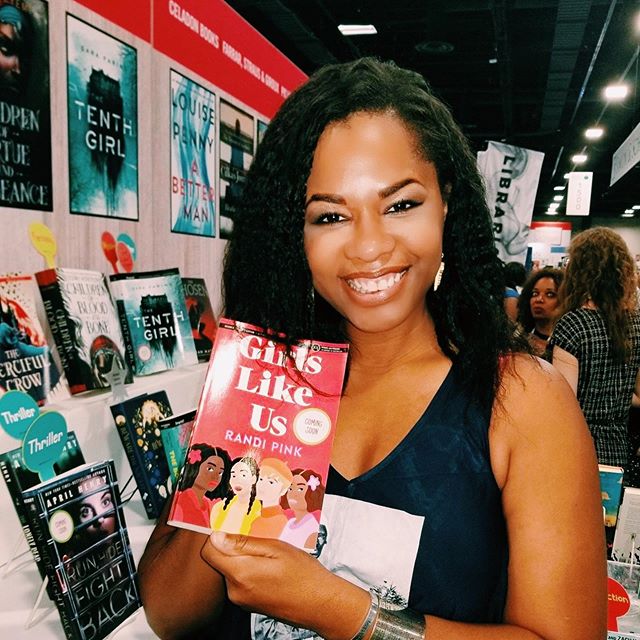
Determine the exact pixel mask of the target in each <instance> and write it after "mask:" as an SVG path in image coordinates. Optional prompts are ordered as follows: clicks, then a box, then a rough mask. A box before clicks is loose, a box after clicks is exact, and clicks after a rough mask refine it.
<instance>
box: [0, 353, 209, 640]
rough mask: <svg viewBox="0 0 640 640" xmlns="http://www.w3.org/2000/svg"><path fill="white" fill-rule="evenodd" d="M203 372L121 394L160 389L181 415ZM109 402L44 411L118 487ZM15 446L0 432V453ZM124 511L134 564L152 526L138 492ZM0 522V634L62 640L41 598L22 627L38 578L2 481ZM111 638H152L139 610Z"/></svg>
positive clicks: (152, 380)
mask: <svg viewBox="0 0 640 640" xmlns="http://www.w3.org/2000/svg"><path fill="white" fill-rule="evenodd" d="M205 373H206V364H199V365H195V366H193V367H188V368H182V369H175V370H173V371H168V372H164V373H160V374H156V375H153V376H147V377H145V378H136V380H135V382H134V384H131V385H127V386H126V392H127V395H128V396H129V397H134V396H137V395H140V394H143V393H153V392H155V391H160V390H164V391H166V393H167V396H168V398H169V402H170V404H171V408H172V409H173V413H174V414H178V413H183V412H185V411H188V410H190V409H193V408H194V407H196V406H197V403H198V400H199V398H200V392H201V391H202V386H203V383H204V376H205ZM111 404H114V399H113V395H112V394H111V392H101V393H98V392H92V393H89V394H85V395H81V396H76V397H72V398H69V399H67V400H63V401H61V402H60V403H58V404H55V405H49V406H47V407H46V409H51V410H56V411H59V412H60V413H62V414H63V415H64V417H65V419H66V421H67V425H68V428H69V430H73V431H75V432H76V435H77V438H78V442H79V443H80V448H81V449H82V452H83V454H84V457H85V460H86V461H87V462H93V461H97V460H103V459H106V458H112V459H113V461H114V463H115V466H116V471H117V474H118V481H119V484H120V488H121V489H122V487H124V485H125V483H126V482H127V480H128V479H129V477H130V476H131V467H130V466H129V462H128V460H127V457H126V455H125V452H124V449H123V447H122V444H121V442H120V437H119V436H118V432H117V430H116V427H115V424H114V422H113V418H112V416H111V411H110V410H109V407H110V406H111ZM46 409H45V410H46ZM19 444H20V443H19V442H18V441H17V440H14V439H13V438H11V437H10V436H9V435H8V434H6V433H4V431H1V432H0V451H7V450H9V449H15V448H16V447H18V446H19ZM134 488H135V483H134V481H133V480H131V482H130V483H129V485H128V487H127V489H126V490H125V491H124V494H125V496H126V495H128V494H129V493H130V492H131V491H132V490H133V489H134ZM124 512H125V519H126V522H127V528H128V531H129V538H130V541H131V547H132V550H133V556H134V559H135V561H136V564H137V563H138V561H139V560H140V556H141V555H142V552H143V551H144V547H145V545H146V543H147V540H148V539H149V536H150V535H151V531H152V530H153V526H154V523H153V522H152V521H150V520H148V519H147V517H146V514H145V511H144V507H143V505H142V501H141V500H140V496H139V493H138V492H136V493H135V495H134V496H133V498H131V500H130V501H129V502H128V503H127V504H126V505H125V507H124ZM0 522H1V523H2V535H1V536H0V635H1V636H2V638H11V640H36V639H38V640H50V639H51V640H53V639H55V640H61V639H64V638H65V634H64V632H63V630H62V625H61V623H60V619H59V617H58V613H57V610H56V609H55V606H54V605H53V604H52V603H51V602H50V601H49V600H48V598H47V597H46V595H45V596H44V597H43V599H42V600H41V602H40V607H41V608H40V609H39V610H38V611H37V612H36V619H37V620H38V619H39V621H38V622H37V623H36V624H35V625H34V626H32V627H30V628H25V625H26V623H27V621H28V620H29V616H30V613H31V610H32V607H33V605H34V603H35V601H36V598H37V596H38V591H39V589H40V585H41V580H40V574H39V573H38V570H37V567H36V564H35V561H34V560H33V558H32V556H31V553H30V552H29V550H28V545H27V542H26V539H25V537H24V535H23V533H22V529H21V527H20V521H19V520H18V516H17V515H16V512H15V510H14V507H13V503H12V501H11V497H10V495H9V492H8V490H7V487H6V485H5V483H4V482H0ZM16 556H17V557H16ZM12 558H13V560H12ZM45 607H46V608H45ZM47 611H48V612H49V613H48V614H47ZM113 636H115V637H117V638H118V639H122V640H125V639H130V640H143V639H145V640H151V639H153V638H156V635H155V634H154V633H153V632H152V631H151V629H150V628H149V626H148V625H147V623H146V620H145V617H144V612H143V611H142V610H139V611H138V613H137V614H136V615H135V616H134V617H133V618H131V619H130V621H127V623H126V624H124V625H122V626H121V627H120V628H119V629H118V630H117V631H116V632H114V633H113V634H112V637H113Z"/></svg>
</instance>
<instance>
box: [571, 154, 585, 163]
mask: <svg viewBox="0 0 640 640" xmlns="http://www.w3.org/2000/svg"><path fill="white" fill-rule="evenodd" d="M586 161H587V156H586V155H585V154H584V153H576V155H575V156H572V157H571V162H573V163H574V164H583V163H585V162H586Z"/></svg>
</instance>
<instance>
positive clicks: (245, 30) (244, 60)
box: [96, 0, 307, 118]
mask: <svg viewBox="0 0 640 640" xmlns="http://www.w3.org/2000/svg"><path fill="white" fill-rule="evenodd" d="M128 1H129V6H132V5H135V4H136V3H134V2H131V0H128ZM96 4H97V3H96ZM111 4H114V3H111ZM115 4H120V2H118V3H115ZM153 46H154V48H155V49H157V50H158V51H161V52H162V53H164V54H166V55H167V56H169V57H170V58H172V59H173V60H176V61H177V62H179V63H180V64H183V65H184V66H185V67H188V68H189V69H192V70H193V71H195V72H196V73H197V74H199V75H200V76H202V77H203V78H205V79H206V80H208V81H209V82H211V83H212V84H214V85H215V86H217V87H220V89H222V90H223V91H225V92H226V93H228V94H230V95H231V96H233V97H234V98H237V99H238V100H240V101H241V102H244V103H245V104H246V105H248V106H249V107H251V108H252V109H255V110H256V111H257V112H259V113H261V114H263V115H265V116H266V117H268V118H271V117H272V116H273V114H274V113H275V112H276V111H277V109H278V107H279V106H280V104H281V103H282V101H283V100H284V99H285V98H286V97H287V96H288V95H289V93H291V91H293V90H294V89H295V88H296V87H297V86H298V85H299V84H301V83H302V82H304V80H305V79H306V77H307V76H306V75H305V74H304V73H303V72H302V71H301V70H300V69H299V68H298V67H296V66H295V65H294V64H293V63H292V62H291V61H290V60H289V59H288V58H287V57H285V56H284V55H283V54H282V53H280V51H278V49H276V48H275V47H274V46H273V45H272V44H271V43H270V42H269V41H268V40H267V39H266V38H264V37H263V36H262V35H261V34H260V33H258V32H257V31H256V30H255V29H254V28H253V27H252V26H251V25H250V24H249V23H248V22H246V20H244V19H243V18H242V17H240V16H239V15H238V14H237V13H236V12H235V11H234V10H233V9H232V8H231V7H229V6H228V5H227V4H226V3H224V2H223V1H222V0H207V2H202V1H201V0H153Z"/></svg>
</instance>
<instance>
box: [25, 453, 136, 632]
mask: <svg viewBox="0 0 640 640" xmlns="http://www.w3.org/2000/svg"><path fill="white" fill-rule="evenodd" d="M23 498H24V504H25V509H26V513H27V518H28V519H29V523H30V526H31V529H32V531H33V535H34V539H35V543H36V545H37V546H38V549H39V551H40V554H41V556H42V560H43V564H44V567H45V572H46V575H47V577H48V578H49V584H50V589H51V592H50V593H52V595H53V599H54V602H55V604H56V606H57V608H58V613H59V614H60V620H61V622H62V626H63V629H64V632H65V635H66V637H67V638H69V639H70V640H100V638H104V637H106V636H107V635H108V634H109V633H111V632H112V631H113V630H114V629H115V628H116V627H118V626H119V625H120V624H121V623H122V622H123V621H124V620H126V619H127V618H128V617H129V616H130V615H131V614H132V613H133V612H134V611H136V610H137V609H138V608H139V607H140V596H139V592H138V586H137V576H136V569H135V565H134V561H133V555H132V553H131V548H130V544H129V537H128V534H127V529H126V523H125V519H124V511H123V508H122V504H121V502H120V494H119V491H118V482H117V479H116V475H115V468H114V465H113V461H111V460H106V461H103V462H98V463H93V464H87V465H83V466H81V467H78V468H76V469H72V470H71V471H68V472H67V473H65V474H63V475H60V476H57V477H55V478H53V479H52V480H49V481H48V482H44V483H41V484H39V485H36V486H35V487H33V488H31V489H28V490H27V491H25V492H24V493H23Z"/></svg>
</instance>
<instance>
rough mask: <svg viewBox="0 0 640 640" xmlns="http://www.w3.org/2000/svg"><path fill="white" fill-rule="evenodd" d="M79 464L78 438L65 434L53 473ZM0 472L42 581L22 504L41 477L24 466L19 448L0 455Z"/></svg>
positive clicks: (41, 566)
mask: <svg viewBox="0 0 640 640" xmlns="http://www.w3.org/2000/svg"><path fill="white" fill-rule="evenodd" d="M82 464H84V456H83V455H82V451H81V450H80V446H79V445H78V439H77V438H76V434H75V433H74V432H73V431H69V432H68V434H67V442H66V444H65V446H64V449H63V450H62V453H61V454H60V457H59V458H58V461H57V462H56V463H54V465H53V470H54V472H55V474H56V475H61V474H63V473H65V472H66V471H68V470H69V469H74V468H75V467H78V466H80V465H82ZM0 473H2V477H3V478H4V482H5V484H6V485H7V489H8V490H9V494H10V495H11V500H12V501H13V506H14V508H15V510H16V513H17V514H18V518H19V519H20V524H21V525H22V530H23V532H24V534H25V537H26V538H27V542H28V543H29V547H30V548H31V553H33V556H34V558H35V560H36V563H37V564H38V569H39V570H40V575H42V577H43V578H44V566H43V564H42V562H41V558H40V555H39V553H38V549H37V548H36V546H35V542H34V539H33V535H32V533H31V530H30V528H29V523H28V520H27V517H26V513H25V508H24V504H23V502H22V492H23V491H26V490H27V489H30V488H31V487H34V486H35V485H37V484H40V481H41V480H40V476H39V475H38V474H37V473H35V472H34V471H31V470H30V469H27V467H26V466H25V464H24V460H23V458H22V448H21V447H19V448H17V449H12V450H11V451H6V452H4V453H0Z"/></svg>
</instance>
